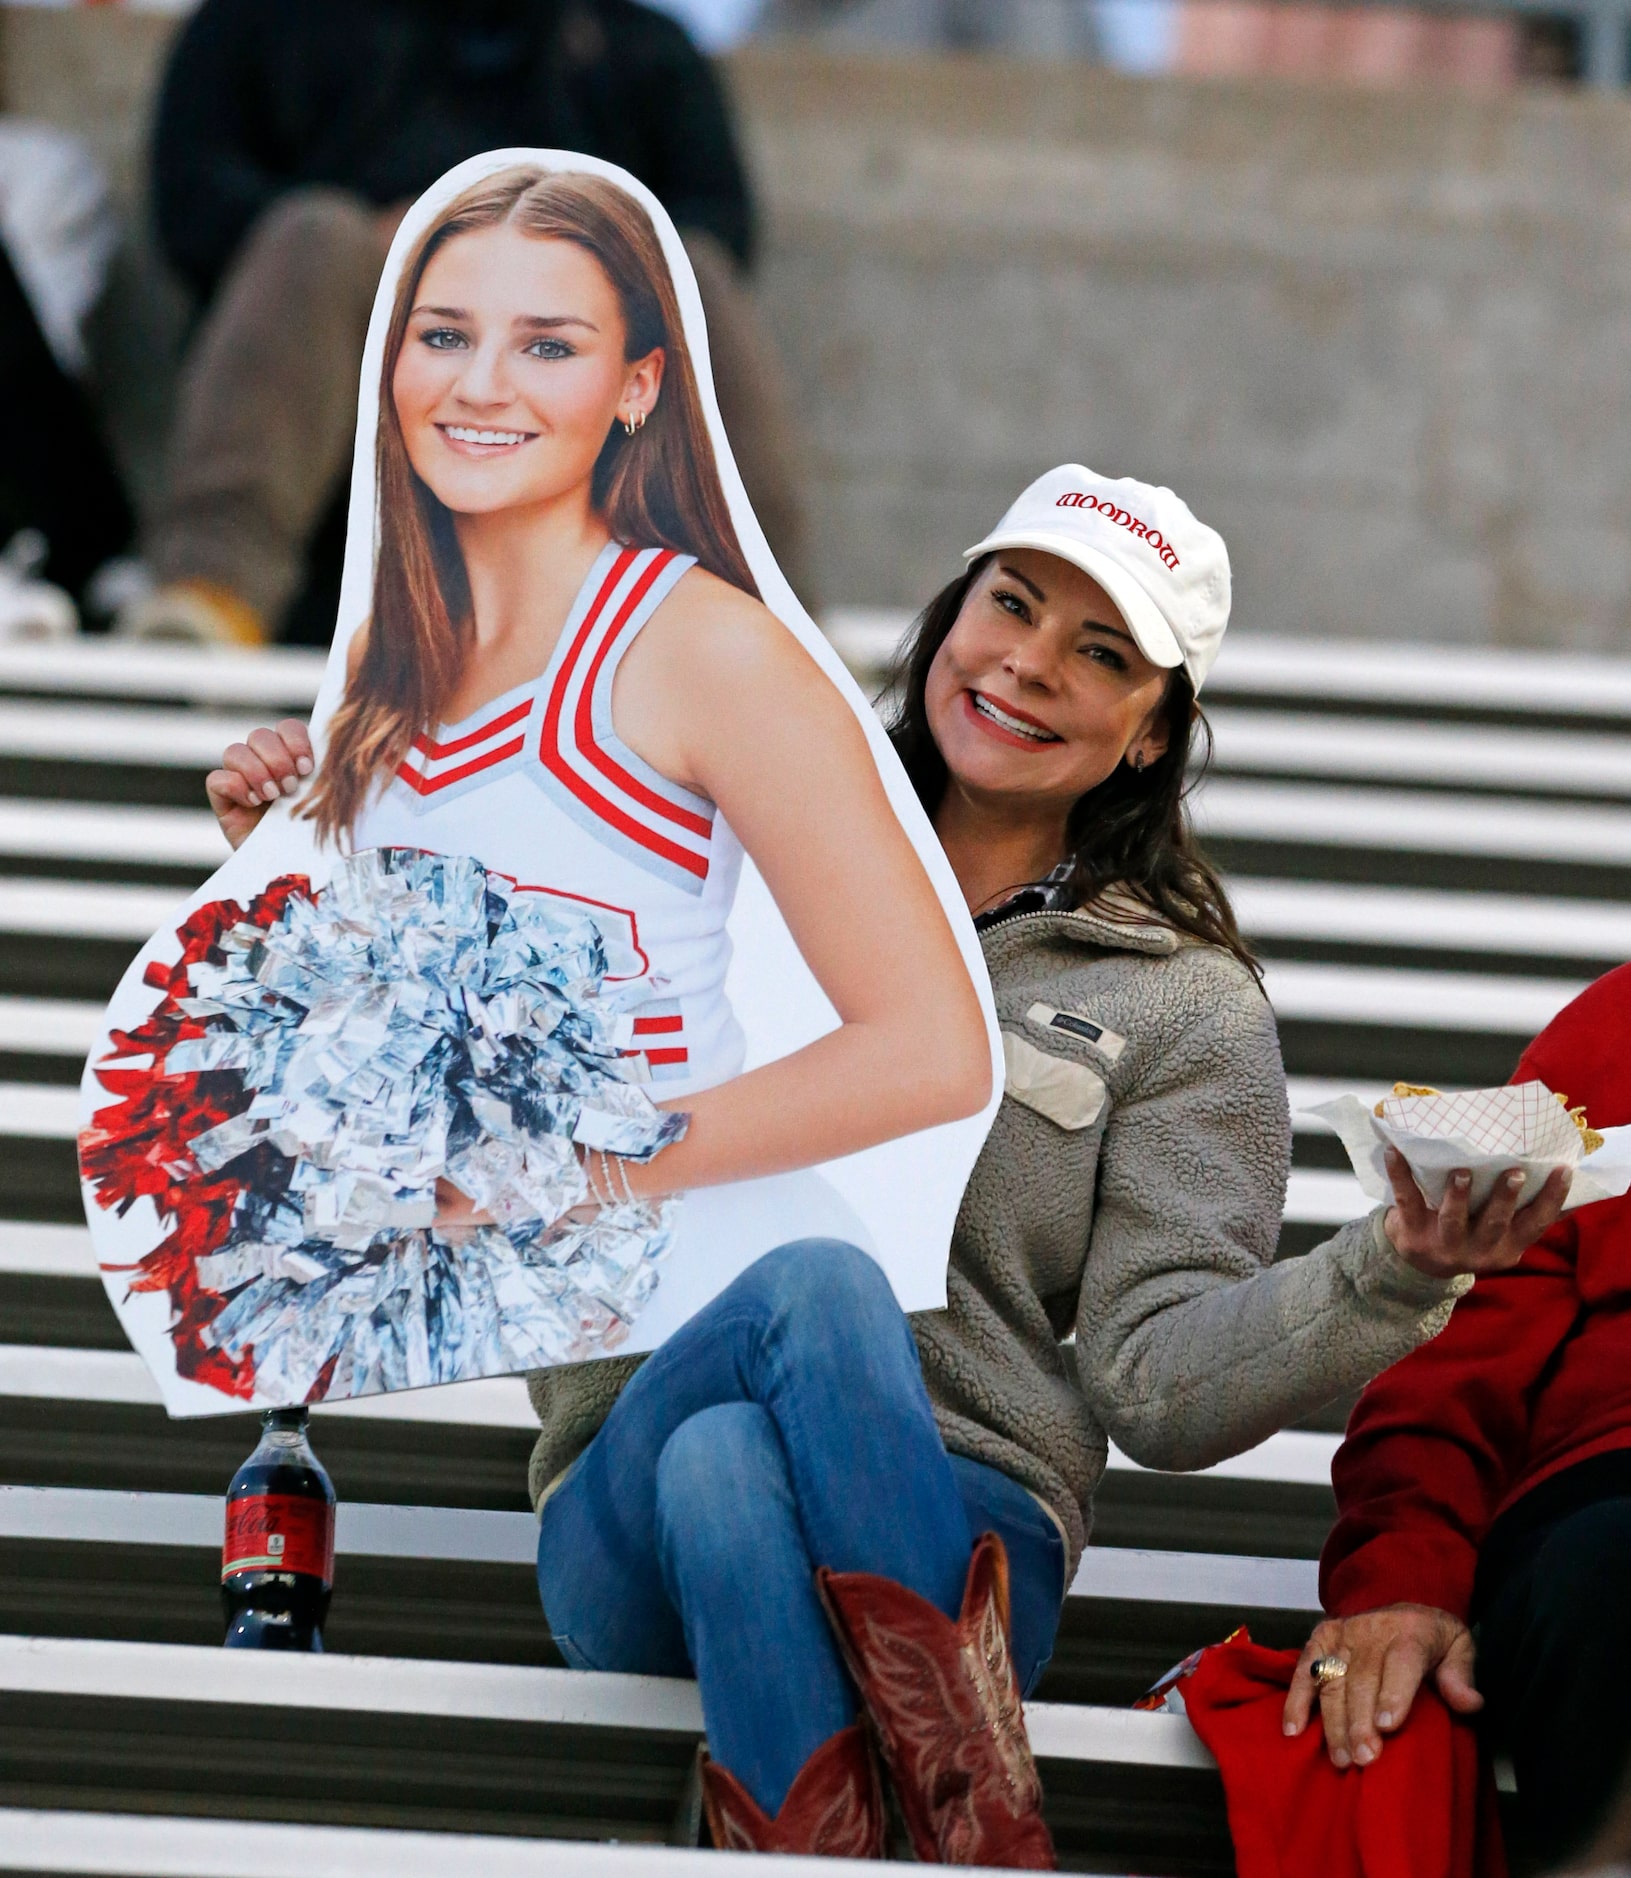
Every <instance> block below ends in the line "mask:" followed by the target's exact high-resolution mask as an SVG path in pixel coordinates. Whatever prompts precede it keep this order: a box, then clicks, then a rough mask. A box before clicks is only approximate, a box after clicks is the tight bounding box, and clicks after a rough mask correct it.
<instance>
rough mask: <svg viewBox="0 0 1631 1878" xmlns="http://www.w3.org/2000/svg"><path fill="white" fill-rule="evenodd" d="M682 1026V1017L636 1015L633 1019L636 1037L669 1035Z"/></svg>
mask: <svg viewBox="0 0 1631 1878" xmlns="http://www.w3.org/2000/svg"><path fill="white" fill-rule="evenodd" d="M684 1028H685V1019H684V1018H683V1017H637V1018H636V1019H635V1020H634V1034H635V1036H637V1037H671V1036H672V1035H673V1034H674V1032H675V1031H676V1030H683V1029H684Z"/></svg>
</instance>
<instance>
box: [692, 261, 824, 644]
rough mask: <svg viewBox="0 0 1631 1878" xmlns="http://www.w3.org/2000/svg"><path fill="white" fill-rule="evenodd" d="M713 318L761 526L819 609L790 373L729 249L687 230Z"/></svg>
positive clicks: (721, 389) (730, 417) (729, 407)
mask: <svg viewBox="0 0 1631 1878" xmlns="http://www.w3.org/2000/svg"><path fill="white" fill-rule="evenodd" d="M681 238H682V239H683V241H684V243H685V252H686V254H687V255H688V256H689V257H690V261H691V268H692V271H693V272H694V273H695V275H696V277H697V292H698V293H699V294H700V295H701V296H702V310H703V313H704V314H705V315H706V316H707V321H708V350H709V352H710V354H711V355H712V360H713V373H714V393H715V395H716V396H717V398H718V399H719V415H720V417H721V418H722V419H723V420H724V424H725V433H726V435H727V436H728V437H729V438H730V440H731V454H732V455H733V456H734V457H735V458H736V467H737V469H738V470H740V471H741V474H742V484H743V487H744V488H745V489H746V490H747V494H748V500H749V501H750V502H751V503H752V504H753V512H754V514H755V515H757V516H758V518H759V526H760V527H761V528H762V529H763V530H764V531H765V539H766V540H767V541H768V542H769V543H770V551H771V553H772V554H773V555H775V557H776V564H777V565H778V566H779V567H780V568H781V571H782V572H783V574H785V575H786V576H787V581H788V584H789V585H790V586H791V587H792V589H793V591H794V592H795V593H796V594H797V595H798V597H799V598H800V600H802V601H803V602H804V605H805V609H806V611H810V612H813V611H814V610H815V608H816V606H817V605H818V604H819V603H820V599H821V596H820V594H819V593H817V592H816V591H815V590H814V588H813V586H812V578H813V570H812V569H811V567H810V565H809V560H808V555H807V553H806V540H805V517H804V482H805V478H804V474H803V462H804V458H803V453H802V452H801V450H800V447H799V439H798V428H797V425H796V423H795V421H794V417H793V411H792V401H791V400H790V398H789V397H788V395H787V375H786V371H785V368H784V367H783V365H782V363H781V361H780V360H779V359H778V358H777V356H776V350H775V347H774V346H773V345H772V344H771V340H770V334H769V332H768V331H767V329H766V327H765V324H764V320H763V318H762V317H761V315H760V313H759V310H758V308H757V307H756V306H755V305H754V302H753V296H752V293H751V292H750V291H749V289H748V285H747V282H746V281H745V280H744V279H743V277H742V274H741V271H740V270H739V269H738V267H737V265H736V262H735V260H734V259H733V257H732V255H731V253H730V251H729V249H727V248H726V247H725V245H724V244H723V242H721V241H719V240H718V239H717V238H716V237H714V236H713V235H705V234H701V233H699V232H698V231H696V230H694V229H688V230H682V231H681Z"/></svg>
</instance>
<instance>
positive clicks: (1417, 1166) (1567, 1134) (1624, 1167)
mask: <svg viewBox="0 0 1631 1878" xmlns="http://www.w3.org/2000/svg"><path fill="white" fill-rule="evenodd" d="M1307 1113H1308V1114H1310V1115H1317V1116H1319V1118H1320V1119H1321V1120H1322V1121H1324V1122H1328V1123H1329V1124H1330V1126H1331V1127H1332V1128H1333V1129H1334V1130H1335V1131H1336V1133H1337V1135H1338V1136H1339V1137H1340V1138H1341V1141H1342V1145H1343V1146H1344V1147H1345V1148H1346V1149H1347V1150H1348V1159H1349V1160H1350V1161H1352V1162H1353V1170H1354V1173H1355V1174H1356V1175H1357V1176H1358V1178H1359V1184H1360V1186H1361V1187H1362V1188H1363V1189H1364V1190H1365V1193H1366V1194H1367V1195H1368V1196H1369V1198H1371V1199H1372V1200H1392V1198H1393V1184H1392V1182H1391V1181H1390V1180H1389V1179H1388V1177H1387V1163H1386V1161H1385V1159H1384V1155H1385V1151H1386V1150H1387V1149H1388V1148H1390V1147H1393V1148H1397V1149H1398V1150H1399V1152H1400V1153H1401V1154H1402V1155H1403V1156H1404V1158H1405V1160H1406V1161H1408V1162H1409V1164H1410V1171H1411V1173H1412V1174H1414V1175H1415V1177H1416V1185H1417V1186H1418V1187H1420V1188H1421V1191H1422V1196H1423V1198H1424V1199H1425V1200H1426V1201H1427V1204H1428V1205H1429V1206H1432V1207H1437V1206H1438V1205H1440V1204H1441V1202H1442V1201H1443V1199H1444V1187H1445V1183H1446V1181H1447V1180H1448V1179H1449V1177H1450V1175H1451V1174H1452V1173H1453V1172H1454V1171H1455V1170H1456V1169H1457V1168H1462V1167H1464V1168H1466V1169H1467V1170H1468V1171H1469V1172H1470V1173H1471V1175H1472V1187H1471V1190H1470V1192H1469V1193H1468V1196H1467V1203H1468V1206H1469V1207H1470V1208H1471V1209H1472V1210H1474V1211H1476V1210H1477V1209H1478V1208H1479V1207H1481V1206H1482V1205H1483V1204H1484V1202H1485V1201H1486V1200H1487V1199H1488V1198H1489V1196H1490V1193H1491V1191H1492V1190H1493V1188H1494V1186H1495V1182H1496V1181H1497V1180H1498V1179H1499V1178H1500V1176H1501V1175H1502V1174H1504V1173H1506V1172H1507V1171H1508V1170H1509V1169H1511V1168H1514V1167H1516V1168H1518V1169H1520V1170H1521V1172H1522V1174H1523V1177H1524V1180H1523V1186H1522V1187H1521V1188H1520V1189H1519V1193H1518V1204H1519V1205H1520V1206H1527V1205H1528V1204H1529V1202H1530V1201H1531V1200H1532V1199H1534V1197H1535V1195H1536V1194H1537V1193H1539V1192H1540V1190H1541V1187H1542V1186H1543V1185H1544V1184H1545V1181H1546V1176H1547V1175H1548V1174H1549V1173H1550V1172H1551V1171H1552V1169H1553V1168H1554V1167H1571V1168H1573V1169H1574V1170H1575V1172H1574V1181H1573V1184H1572V1185H1571V1186H1570V1188H1569V1197H1568V1199H1567V1200H1566V1201H1565V1202H1564V1207H1565V1210H1568V1209H1569V1208H1572V1207H1576V1206H1589V1205H1590V1204H1591V1203H1592V1202H1593V1201H1594V1200H1612V1199H1616V1198H1618V1196H1619V1195H1620V1194H1622V1193H1624V1192H1625V1191H1626V1189H1627V1188H1628V1187H1631V1127H1626V1128H1605V1129H1603V1130H1602V1131H1601V1133H1602V1136H1603V1145H1602V1146H1601V1147H1600V1148H1598V1149H1596V1150H1595V1151H1594V1152H1593V1153H1591V1154H1587V1153H1586V1152H1585V1144H1584V1142H1583V1141H1582V1140H1581V1137H1580V1131H1579V1129H1578V1128H1576V1127H1575V1125H1574V1123H1573V1122H1572V1121H1571V1120H1570V1119H1569V1116H1568V1113H1567V1112H1566V1110H1565V1109H1564V1107H1563V1104H1562V1103H1561V1102H1559V1101H1558V1099H1557V1097H1556V1096H1554V1095H1553V1094H1552V1092H1551V1090H1550V1089H1548V1088H1547V1087H1546V1085H1545V1083H1543V1082H1521V1083H1509V1084H1507V1085H1506V1086H1505V1087H1504V1088H1500V1089H1465V1090H1463V1091H1462V1092H1461V1093H1460V1094H1459V1095H1434V1096H1387V1097H1385V1098H1384V1099H1383V1102H1382V1113H1381V1114H1380V1115H1377V1114H1376V1113H1375V1111H1374V1109H1372V1108H1371V1107H1370V1105H1369V1104H1367V1103H1364V1102H1361V1101H1360V1100H1359V1098H1358V1097H1357V1096H1338V1097H1337V1099H1336V1100H1335V1101H1334V1102H1321V1103H1320V1104H1319V1105H1318V1106H1317V1107H1315V1108H1311V1109H1309V1110H1308V1111H1307Z"/></svg>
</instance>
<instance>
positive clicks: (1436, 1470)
mask: <svg viewBox="0 0 1631 1878" xmlns="http://www.w3.org/2000/svg"><path fill="white" fill-rule="evenodd" d="M1628 1061H1631V966H1621V967H1620V968H1619V969H1618V970H1616V971H1612V972H1610V973H1609V974H1608V975H1607V976H1606V977H1604V978H1601V979H1599V980H1598V981H1597V983H1596V984H1594V985H1592V986H1591V987H1590V988H1589V989H1588V990H1587V991H1585V992H1584V993H1582V994H1581V996H1580V997H1578V998H1576V999H1575V1000H1574V1002H1573V1003H1572V1004H1570V1005H1569V1006H1568V1007H1567V1008H1566V1009H1565V1010H1564V1011H1562V1012H1561V1013H1560V1014H1559V1015H1558V1017H1556V1018H1555V1019H1554V1020H1553V1022H1552V1023H1551V1024H1549V1025H1548V1026H1547V1028H1546V1029H1545V1030H1544V1031H1542V1032H1541V1034H1540V1036H1539V1037H1538V1038H1537V1039H1536V1040H1535V1041H1534V1043H1532V1044H1531V1045H1530V1047H1529V1048H1528V1050H1526V1051H1525V1053H1524V1056H1523V1059H1522V1061H1521V1062H1520V1063H1519V1064H1518V1067H1517V1069H1516V1070H1515V1071H1514V1072H1513V1080H1514V1081H1515V1082H1527V1081H1540V1082H1544V1083H1545V1084H1546V1085H1547V1086H1548V1087H1549V1088H1551V1089H1553V1090H1558V1091H1562V1092H1565V1093H1566V1094H1567V1095H1568V1098H1569V1100H1570V1102H1571V1103H1583V1104H1584V1105H1585V1109H1586V1112H1587V1114H1588V1116H1589V1117H1590V1119H1591V1121H1592V1123H1593V1124H1594V1125H1595V1126H1596V1127H1599V1128H1606V1127H1618V1126H1622V1125H1623V1124H1625V1123H1627V1122H1631V1072H1628V1069H1627V1064H1628ZM1331 1475H1332V1480H1333V1483H1334V1485H1335V1487H1336V1495H1337V1510H1338V1517H1337V1523H1336V1526H1335V1528H1334V1529H1333V1531H1332V1533H1331V1536H1330V1538H1329V1540H1328V1541H1327V1542H1326V1546H1325V1552H1324V1556H1323V1557H1322V1559H1321V1561H1320V1587H1321V1599H1322V1602H1323V1604H1324V1606H1325V1609H1326V1610H1327V1611H1328V1612H1329V1613H1330V1616H1329V1617H1328V1618H1327V1620H1326V1621H1325V1622H1324V1623H1322V1624H1320V1625H1319V1626H1318V1627H1317V1628H1316V1629H1315V1631H1314V1634H1313V1636H1312V1638H1311V1639H1310V1641H1309V1644H1308V1648H1307V1649H1306V1650H1305V1651H1304V1653H1303V1659H1302V1662H1301V1663H1300V1664H1299V1666H1298V1672H1297V1677H1296V1680H1295V1682H1294V1683H1293V1685H1292V1689H1291V1694H1290V1697H1289V1699H1288V1701H1287V1704H1286V1725H1287V1730H1288V1732H1292V1733H1296V1732H1300V1730H1301V1729H1302V1728H1303V1727H1304V1726H1305V1725H1306V1723H1307V1720H1308V1718H1309V1716H1310V1714H1311V1713H1312V1709H1313V1705H1314V1703H1315V1701H1316V1700H1317V1701H1318V1704H1319V1708H1320V1712H1321V1716H1322V1719H1323V1721H1324V1725H1325V1735H1326V1743H1327V1747H1328V1749H1329V1751H1330V1755H1331V1758H1332V1760H1333V1761H1335V1762H1336V1764H1337V1765H1338V1766H1339V1767H1346V1766H1350V1765H1358V1766H1361V1767H1363V1766H1365V1765H1367V1764H1368V1763H1369V1762H1371V1761H1373V1760H1374V1759H1375V1758H1376V1756H1377V1755H1379V1754H1380V1753H1382V1751H1383V1744H1384V1742H1385V1740H1386V1737H1387V1736H1388V1735H1390V1734H1392V1733H1394V1732H1395V1731H1397V1730H1398V1729H1399V1728H1401V1727H1402V1726H1403V1725H1404V1722H1405V1720H1406V1718H1407V1717H1408V1715H1409V1713H1410V1708H1411V1703H1412V1702H1413V1700H1414V1699H1415V1695H1416V1692H1417V1690H1418V1689H1419V1688H1420V1687H1421V1685H1422V1683H1423V1681H1424V1680H1426V1679H1427V1678H1428V1677H1431V1678H1432V1679H1433V1682H1434V1684H1435V1686H1436V1687H1437V1689H1438V1691H1439V1693H1440V1695H1442V1696H1443V1698H1444V1700H1445V1701H1446V1702H1447V1703H1448V1704H1449V1706H1450V1707H1451V1708H1452V1709H1454V1710H1456V1711H1457V1712H1458V1713H1461V1714H1471V1713H1473V1712H1475V1711H1477V1710H1479V1709H1482V1710H1483V1722H1482V1725H1483V1726H1484V1727H1485V1728H1486V1730H1487V1734H1488V1738H1489V1740H1490V1742H1491V1743H1492V1745H1493V1746H1494V1747H1495V1748H1496V1749H1497V1750H1498V1751H1501V1752H1504V1753H1506V1754H1508V1755H1510V1757H1511V1760H1512V1765H1513V1769H1514V1771H1515V1773H1516V1776H1517V1785H1518V1798H1517V1806H1516V1810H1515V1813H1514V1816H1513V1823H1514V1832H1513V1835H1512V1850H1513V1853H1514V1858H1515V1862H1516V1863H1517V1864H1518V1865H1519V1867H1520V1868H1529V1869H1550V1868H1551V1867H1552V1866H1553V1865H1555V1864H1557V1863H1558V1862H1560V1861H1561V1860H1563V1859H1564V1858H1566V1857H1568V1856H1570V1855H1571V1854H1572V1853H1574V1852H1575V1851H1576V1850H1578V1849H1579V1848H1580V1847H1582V1846H1584V1845H1585V1844H1586V1843H1587V1842H1588V1841H1589V1839H1590V1837H1591V1834H1592V1833H1593V1831H1594V1829H1595V1828H1596V1826H1597V1825H1598V1824H1599V1823H1600V1822H1601V1820H1602V1818H1603V1815H1604V1813H1605V1811H1606V1810H1607V1808H1608V1806H1609V1804H1610V1801H1611V1799H1612V1796H1613V1794H1614V1793H1615V1791H1616V1789H1617V1786H1618V1782H1619V1779H1620V1776H1621V1774H1622V1771H1623V1770H1624V1768H1625V1765H1626V1760H1627V1755H1628V1753H1631V1712H1628V1710H1627V1708H1626V1705H1625V1701H1624V1690H1625V1686H1626V1683H1627V1680H1628V1678H1631V1595H1628V1592H1627V1584H1628V1579H1627V1570H1628V1561H1631V1198H1627V1199H1623V1200H1604V1201H1600V1202H1599V1203H1597V1204H1596V1205H1594V1206H1589V1207H1583V1208H1581V1209H1580V1210H1579V1211H1577V1212H1573V1213H1569V1214H1567V1215H1565V1217H1564V1218H1563V1219H1562V1220H1561V1221H1560V1222H1559V1223H1558V1224H1557V1225H1556V1226H1554V1227H1553V1228H1552V1230H1551V1231H1550V1232H1548V1233H1547V1234H1546V1235H1545V1236H1544V1237H1543V1238H1542V1239H1541V1240H1540V1241H1539V1242H1538V1243H1537V1244H1535V1245H1533V1246H1532V1247H1531V1248H1530V1249H1529V1251H1528V1252H1527V1253H1526V1254H1525V1255H1524V1257H1523V1259H1522V1260H1521V1261H1520V1262H1519V1263H1518V1264H1517V1265H1516V1266H1515V1267H1514V1268H1513V1269H1512V1270H1510V1271H1504V1272H1499V1273H1489V1274H1487V1275H1484V1276H1482V1277H1480V1279H1479V1281H1478V1283H1477V1285H1476V1286H1475V1288H1474V1289H1473V1291H1472V1293H1471V1295H1470V1296H1468V1297H1466V1298H1464V1299H1463V1300H1462V1301H1461V1303H1460V1305H1459V1306H1458V1307H1457V1309H1456V1312H1455V1315H1454V1317H1453V1318H1452V1319H1451V1321H1450V1325H1449V1328H1448V1329H1447V1330H1446V1331H1445V1332H1444V1333H1443V1335H1442V1336H1440V1337H1438V1338H1437V1339H1436V1340H1435V1341H1434V1342H1432V1343H1430V1344H1426V1345H1424V1346H1423V1347H1422V1348H1421V1349H1419V1350H1417V1351H1415V1352H1414V1353H1413V1354H1411V1355H1410V1356H1407V1357H1406V1358H1405V1359H1404V1360H1403V1361H1402V1362H1400V1363H1397V1364H1395V1365H1394V1366H1393V1368H1391V1369H1389V1370H1387V1371H1385V1372H1384V1373H1383V1374H1382V1375H1381V1376H1379V1377H1378V1378H1377V1379H1376V1380H1375V1381H1374V1382H1373V1383H1371V1384H1370V1386H1369V1387H1368V1388H1367V1389H1366V1390H1365V1391H1364V1393H1363V1394H1362V1395H1361V1397H1360V1398H1359V1402H1358V1405H1357V1406H1356V1408H1355V1409H1354V1412H1353V1416H1352V1418H1351V1419H1350V1421H1349V1423H1348V1433H1347V1438H1346V1440H1345V1441H1344V1442H1343V1444H1342V1446H1341V1448H1340V1449H1339V1450H1338V1452H1337V1456H1336V1460H1335V1463H1334V1465H1333V1467H1332V1470H1331ZM1475 1634H1476V1642H1475ZM1320 1657H1325V1658H1328V1659H1329V1658H1335V1659H1336V1660H1337V1662H1339V1663H1343V1664H1346V1671H1345V1673H1342V1672H1339V1673H1338V1674H1337V1675H1336V1676H1335V1677H1334V1678H1333V1679H1332V1680H1329V1681H1324V1682H1322V1683H1321V1684H1320V1685H1319V1687H1318V1689H1317V1690H1316V1688H1315V1686H1314V1683H1313V1681H1312V1678H1311V1674H1310V1666H1311V1665H1312V1663H1313V1662H1314V1661H1315V1660H1316V1659H1317V1658H1320Z"/></svg>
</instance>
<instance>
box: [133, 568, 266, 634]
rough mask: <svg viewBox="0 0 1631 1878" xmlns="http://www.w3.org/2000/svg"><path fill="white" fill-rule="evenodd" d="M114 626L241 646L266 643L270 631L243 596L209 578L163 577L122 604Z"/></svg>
mask: <svg viewBox="0 0 1631 1878" xmlns="http://www.w3.org/2000/svg"><path fill="white" fill-rule="evenodd" d="M113 630H114V632H115V633H116V634H117V635H118V636H119V637H120V638H121V639H145V640H147V641H149V642H153V641H160V642H162V641H168V642H169V643H170V644H172V645H187V646H236V647H238V648H240V649H244V648H255V647H259V646H264V645H267V644H269V643H270V641H271V637H272V635H271V634H270V633H269V632H268V631H267V629H266V622H265V621H264V620H263V619H262V618H261V616H260V615H259V614H258V613H257V612H256V611H255V609H254V608H253V607H252V606H251V605H250V604H249V602H248V601H247V600H243V599H240V598H239V596H238V595H237V594H235V593H234V592H233V591H232V589H231V588H230V587H223V586H222V585H221V584H220V582H219V581H213V580H175V581H167V582H166V583H165V584H164V585H163V586H162V587H155V588H154V589H153V590H152V592H151V593H146V594H143V595H141V596H140V597H139V598H137V599H135V600H132V601H131V602H130V604H129V605H128V606H125V607H122V608H121V609H120V611H119V615H118V617H117V618H116V619H115V620H114V622H113Z"/></svg>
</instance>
